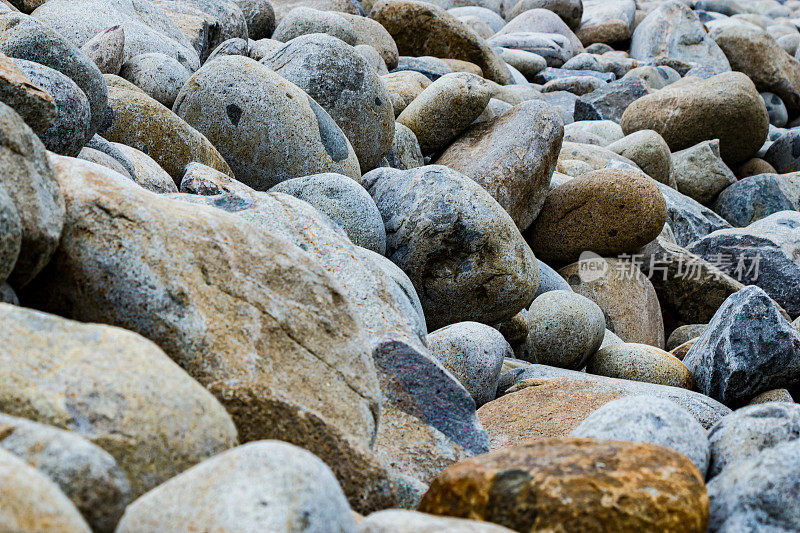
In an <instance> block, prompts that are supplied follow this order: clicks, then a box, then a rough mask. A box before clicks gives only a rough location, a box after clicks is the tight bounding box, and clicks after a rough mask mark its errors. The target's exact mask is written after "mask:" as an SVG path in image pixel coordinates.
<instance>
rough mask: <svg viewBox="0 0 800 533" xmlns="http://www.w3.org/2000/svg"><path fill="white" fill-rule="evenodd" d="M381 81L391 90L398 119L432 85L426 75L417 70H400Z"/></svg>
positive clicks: (390, 93) (385, 76)
mask: <svg viewBox="0 0 800 533" xmlns="http://www.w3.org/2000/svg"><path fill="white" fill-rule="evenodd" d="M381 79H382V80H383V81H384V83H385V84H386V87H387V88H388V89H389V95H390V96H391V99H392V107H393V108H394V113H395V116H396V117H397V116H400V113H402V112H403V110H404V109H405V108H406V107H407V106H408V104H410V103H411V102H412V101H413V100H414V99H415V98H416V97H417V96H419V95H420V94H421V93H422V91H424V90H425V89H426V88H427V87H428V86H429V85H430V84H431V80H430V79H429V78H428V77H427V76H426V75H425V74H422V73H420V72H417V71H416V70H398V71H395V72H391V73H389V74H386V75H384V76H381Z"/></svg>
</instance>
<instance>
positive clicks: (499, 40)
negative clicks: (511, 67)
mask: <svg viewBox="0 0 800 533" xmlns="http://www.w3.org/2000/svg"><path fill="white" fill-rule="evenodd" d="M486 42H487V43H488V44H489V45H490V46H491V47H492V48H495V49H497V48H509V49H512V50H522V51H524V52H530V53H533V54H536V55H538V56H541V57H542V58H544V60H545V63H546V64H547V66H548V67H549V68H551V70H559V69H558V68H552V67H561V66H562V65H563V64H564V63H566V62H567V61H569V59H570V58H571V57H572V54H573V51H572V43H571V42H570V40H569V38H567V37H565V36H563V35H561V34H559V33H539V32H527V31H520V32H515V33H504V34H500V35H493V36H492V37H490V38H489V39H488V40H487V41H486ZM545 70H547V69H545ZM541 74H542V73H541V72H540V73H539V74H537V75H536V76H535V77H534V81H536V82H539V81H540V79H541V78H540V76H541ZM562 76H563V75H562ZM515 83H519V82H515Z"/></svg>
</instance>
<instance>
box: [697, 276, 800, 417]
mask: <svg viewBox="0 0 800 533" xmlns="http://www.w3.org/2000/svg"><path fill="white" fill-rule="evenodd" d="M683 362H684V364H686V366H687V367H688V368H689V369H690V370H691V371H692V373H693V374H694V377H695V380H696V382H697V388H698V390H700V391H701V392H703V393H704V394H706V395H708V396H710V397H712V398H714V399H716V400H719V401H720V402H722V403H724V404H732V403H734V402H736V401H737V400H743V399H745V398H747V397H749V396H753V395H755V394H758V393H760V392H764V391H765V390H769V389H774V388H776V387H784V386H787V385H794V384H795V383H797V382H799V381H800V334H798V332H797V331H796V330H795V329H794V328H793V327H792V325H791V324H790V323H789V322H788V321H787V320H786V319H785V318H783V316H781V314H780V313H779V311H778V308H777V307H776V306H775V304H774V303H773V302H772V300H771V299H770V298H769V296H767V294H766V293H765V292H764V291H763V290H761V289H760V288H758V287H755V286H748V287H745V288H744V289H742V290H740V291H739V292H737V293H736V294H733V295H732V296H730V297H729V298H728V299H727V300H725V302H724V303H723V304H722V306H720V308H719V310H718V311H717V313H716V314H715V315H714V317H713V318H712V319H711V321H710V322H709V324H708V328H706V330H705V331H704V332H703V334H702V335H701V336H700V338H699V339H698V340H697V342H696V343H695V344H694V346H692V348H691V349H690V350H689V353H687V354H686V357H685V358H684V360H683Z"/></svg>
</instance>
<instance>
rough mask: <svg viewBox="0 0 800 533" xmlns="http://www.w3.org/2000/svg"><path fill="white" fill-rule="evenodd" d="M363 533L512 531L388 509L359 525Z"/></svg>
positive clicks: (505, 532)
mask: <svg viewBox="0 0 800 533" xmlns="http://www.w3.org/2000/svg"><path fill="white" fill-rule="evenodd" d="M359 526H360V527H361V532H362V533H421V532H423V533H424V532H431V533H432V532H434V531H438V532H440V533H510V532H511V530H510V529H507V528H504V527H503V526H498V525H496V524H490V523H489V522H481V521H478V520H462V519H460V518H448V517H445V516H435V515H430V514H425V513H418V512H416V511H406V510H404V509H386V510H385V511H378V512H377V513H372V514H371V515H369V516H368V517H366V518H365V519H364V520H362V521H361V523H360V524H359Z"/></svg>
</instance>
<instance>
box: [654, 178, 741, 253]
mask: <svg viewBox="0 0 800 533" xmlns="http://www.w3.org/2000/svg"><path fill="white" fill-rule="evenodd" d="M658 188H659V189H660V190H661V194H662V195H663V196H664V201H666V202H667V224H669V227H670V228H672V232H673V233H674V235H675V241H676V242H677V243H678V245H680V246H687V245H688V244H689V243H692V242H694V241H696V240H698V239H701V238H703V237H705V236H706V235H708V234H709V233H711V232H713V231H716V230H719V229H726V228H730V227H731V225H730V224H729V223H728V222H727V221H726V220H725V219H724V218H722V217H720V216H719V215H718V214H716V213H715V212H713V211H712V210H711V209H709V208H707V207H705V206H703V205H702V204H700V203H699V202H697V201H695V200H692V199H691V198H689V197H688V196H686V195H684V194H681V193H679V192H678V191H676V190H675V189H673V188H672V187H669V186H668V185H664V184H663V183H659V185H658Z"/></svg>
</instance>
